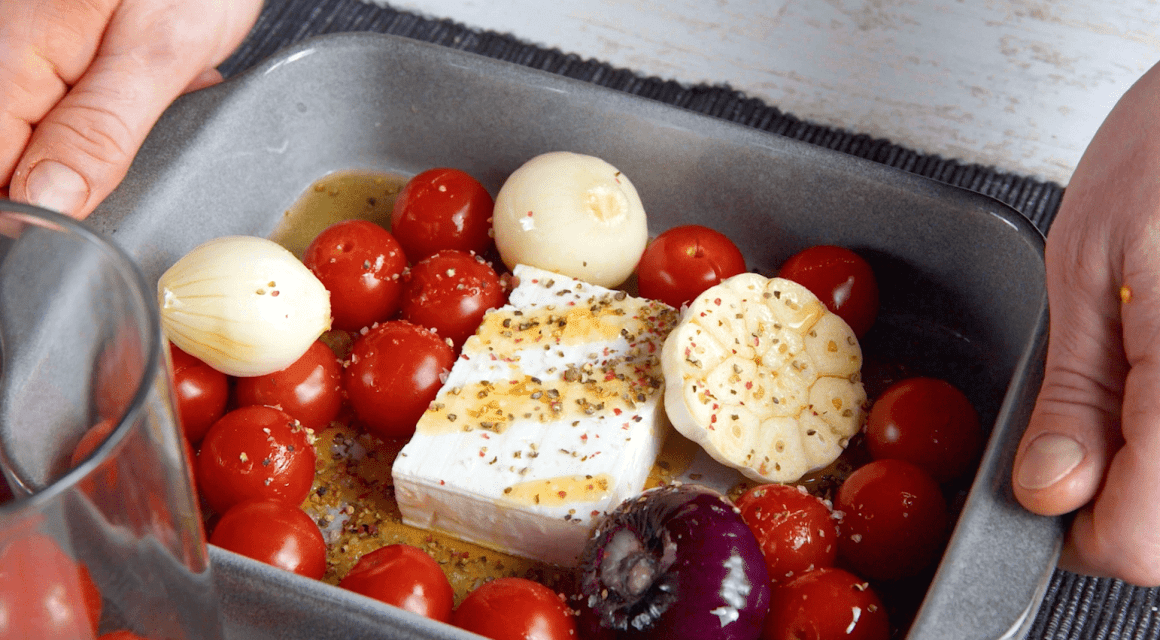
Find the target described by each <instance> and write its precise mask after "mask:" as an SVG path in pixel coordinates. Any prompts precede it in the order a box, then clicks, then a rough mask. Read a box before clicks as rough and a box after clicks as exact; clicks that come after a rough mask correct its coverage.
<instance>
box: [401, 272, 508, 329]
mask: <svg viewBox="0 0 1160 640" xmlns="http://www.w3.org/2000/svg"><path fill="white" fill-rule="evenodd" d="M506 301H507V293H506V292H505V291H504V288H503V285H502V284H500V280H499V276H497V275H496V273H495V270H493V269H492V268H491V266H490V265H488V264H487V263H486V262H484V260H483V258H480V257H478V256H475V255H472V254H470V253H466V252H463V251H454V250H451V249H444V250H442V251H439V252H437V253H434V254H432V255H429V256H427V257H426V258H423V259H422V260H420V261H419V262H416V263H415V264H413V265H411V268H410V269H409V270H408V271H407V275H406V276H404V278H403V308H402V318H403V319H404V320H407V321H408V322H412V323H414V324H417V325H421V326H424V327H427V328H428V329H434V330H435V332H436V333H438V334H439V336H440V337H442V338H447V339H449V340H451V342H452V344H453V346H454V348H455V349H459V348H460V347H462V346H463V343H464V342H465V341H466V340H467V338H468V337H470V336H471V335H472V334H473V333H475V330H476V329H477V328H478V327H479V323H480V322H481V321H482V320H483V314H485V313H487V310H488V309H495V308H498V307H502V306H503V305H504V303H505V302H506Z"/></svg>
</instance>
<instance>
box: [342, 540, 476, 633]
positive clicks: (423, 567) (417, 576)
mask: <svg viewBox="0 0 1160 640" xmlns="http://www.w3.org/2000/svg"><path fill="white" fill-rule="evenodd" d="M338 586H340V587H342V588H343V589H349V590H351V591H354V592H355V593H361V594H362V595H364V596H367V597H370V598H374V599H376V600H379V601H381V602H385V603H387V604H389V605H393V606H396V607H399V608H400V609H406V610H407V611H410V612H411V613H417V614H419V615H421V616H427V617H428V618H432V619H434V620H438V621H440V622H450V621H451V610H452V608H453V607H454V605H455V591H454V590H453V589H452V588H451V582H449V581H448V580H447V574H445V573H443V569H442V568H441V567H440V566H439V563H438V562H436V561H435V559H434V558H432V557H431V556H430V555H428V554H427V552H425V551H423V550H422V549H419V548H418V547H412V546H410V545H406V544H392V545H387V546H385V547H380V548H378V549H375V550H374V551H372V552H370V553H368V554H366V555H364V556H362V557H361V558H359V559H358V562H356V563H355V565H354V567H352V568H351V570H350V572H349V573H347V574H346V576H345V577H344V578H343V579H342V580H341V581H340V582H339V583H338Z"/></svg>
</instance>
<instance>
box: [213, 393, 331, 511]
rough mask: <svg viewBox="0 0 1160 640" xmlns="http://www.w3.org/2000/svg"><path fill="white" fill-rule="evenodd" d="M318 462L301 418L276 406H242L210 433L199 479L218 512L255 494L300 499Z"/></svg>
mask: <svg viewBox="0 0 1160 640" xmlns="http://www.w3.org/2000/svg"><path fill="white" fill-rule="evenodd" d="M314 463H315V453H314V445H312V444H311V442H310V439H309V437H308V435H307V433H306V428H305V427H303V426H302V425H301V424H300V423H299V422H298V421H297V420H295V419H294V418H292V417H290V415H289V414H287V413H286V412H284V411H279V410H278V409H275V408H273V407H263V406H249V407H241V408H238V409H234V410H233V411H230V412H229V413H227V414H226V415H224V416H222V417H221V419H220V420H218V421H217V422H215V423H214V424H213V426H212V427H210V428H209V432H207V433H206V434H205V438H204V439H203V440H202V443H201V453H200V454H199V455H198V457H197V481H198V486H199V487H200V489H201V492H202V495H203V496H204V497H205V499H206V502H208V503H209V506H210V507H211V508H212V509H213V510H214V511H216V512H218V513H225V511H226V510H227V509H229V508H230V507H232V506H234V505H235V504H237V503H239V502H242V501H244V500H248V499H251V498H268V499H275V500H281V501H283V502H288V503H290V504H293V505H298V504H300V503H301V502H302V501H303V500H305V499H306V495H307V494H308V493H310V486H311V485H312V484H313V483H314Z"/></svg>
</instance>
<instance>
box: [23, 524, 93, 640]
mask: <svg viewBox="0 0 1160 640" xmlns="http://www.w3.org/2000/svg"><path fill="white" fill-rule="evenodd" d="M101 609H102V603H101V592H100V590H99V589H98V588H97V585H96V584H95V583H94V582H93V579H92V577H91V576H90V575H89V570H88V568H87V567H85V566H84V565H83V564H80V563H77V562H76V561H74V560H73V559H72V558H70V557H68V556H67V555H65V553H64V551H63V550H61V548H60V546H59V545H58V544H57V543H56V540H54V539H52V538H51V537H49V536H47V535H44V534H42V533H36V532H25V533H23V534H21V535H18V536H17V537H15V538H11V539H9V540H7V541H6V542H5V543H4V548H3V550H2V551H0V638H37V639H40V640H52V639H56V638H61V639H67V640H72V639H74V638H91V637H93V636H95V635H96V634H97V625H98V624H99V622H100V619H101Z"/></svg>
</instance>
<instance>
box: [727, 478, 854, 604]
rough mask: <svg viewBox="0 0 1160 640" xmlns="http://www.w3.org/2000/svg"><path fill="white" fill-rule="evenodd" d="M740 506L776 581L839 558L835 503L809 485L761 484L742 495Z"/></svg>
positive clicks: (831, 562) (779, 581)
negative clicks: (821, 497) (810, 490)
mask: <svg viewBox="0 0 1160 640" xmlns="http://www.w3.org/2000/svg"><path fill="white" fill-rule="evenodd" d="M737 508H738V509H740V510H741V518H742V519H743V520H745V524H747V525H749V528H750V530H752V531H753V535H754V536H755V537H756V538H757V542H758V544H760V545H761V553H762V554H763V555H764V556H765V566H766V568H768V569H769V577H770V579H771V580H772V581H773V583H774V584H778V583H782V582H786V581H788V580H792V579H793V578H795V577H797V576H799V575H801V574H802V573H805V572H807V571H810V570H812V569H817V568H820V567H828V566H831V565H833V564H834V560H835V559H836V558H837V556H838V523H837V521H836V520H835V519H834V517H833V513H832V512H831V511H830V508H829V507H828V506H826V504H825V503H824V502H822V501H821V500H819V499H818V498H816V497H814V496H812V495H810V494H809V493H807V492H806V491H805V490H804V489H800V488H799V487H795V486H792V485H785V484H767V485H759V486H756V487H753V488H752V489H750V490H749V491H746V492H745V493H744V494H742V496H741V497H740V498H738V499H737Z"/></svg>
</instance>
